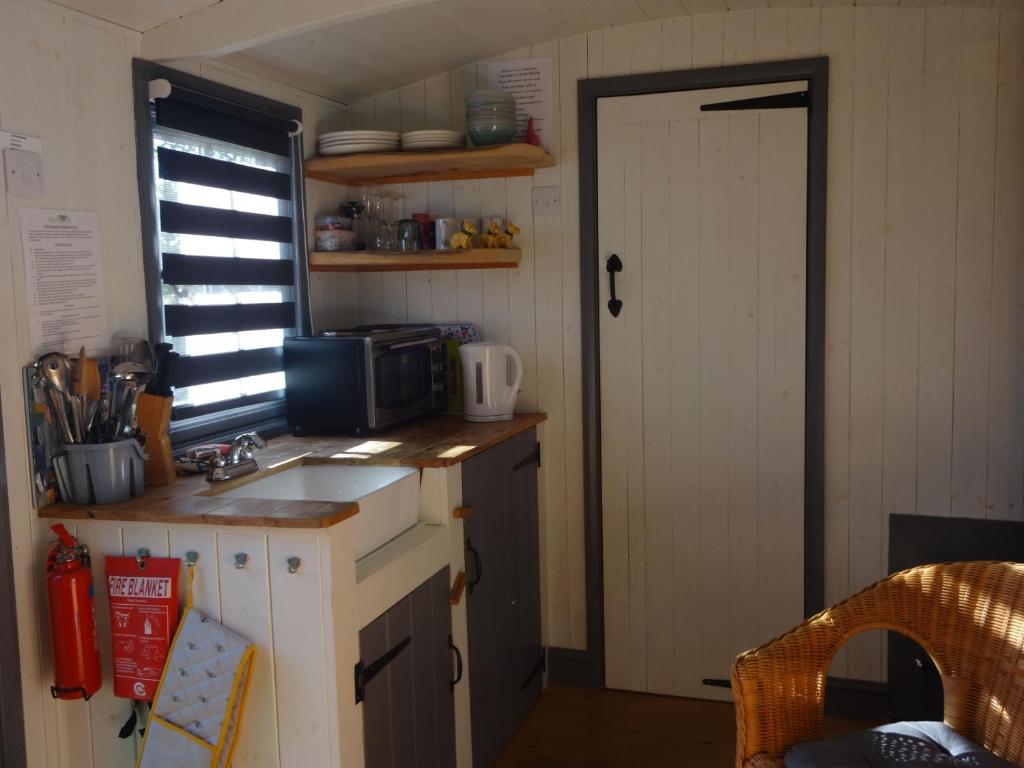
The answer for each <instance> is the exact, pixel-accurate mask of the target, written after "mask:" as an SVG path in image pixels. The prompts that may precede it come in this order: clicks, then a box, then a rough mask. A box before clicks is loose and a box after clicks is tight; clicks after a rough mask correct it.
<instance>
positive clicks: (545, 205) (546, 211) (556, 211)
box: [533, 187, 562, 216]
mask: <svg viewBox="0 0 1024 768" xmlns="http://www.w3.org/2000/svg"><path fill="white" fill-rule="evenodd" d="M561 213H562V188H561V187H534V188H533V215H534V216H559V215H561Z"/></svg>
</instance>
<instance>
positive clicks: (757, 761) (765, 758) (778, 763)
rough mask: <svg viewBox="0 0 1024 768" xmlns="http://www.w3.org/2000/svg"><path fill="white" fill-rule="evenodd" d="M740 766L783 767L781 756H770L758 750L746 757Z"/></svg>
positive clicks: (755, 767)
mask: <svg viewBox="0 0 1024 768" xmlns="http://www.w3.org/2000/svg"><path fill="white" fill-rule="evenodd" d="M742 768H784V764H783V762H782V758H779V757H770V756H769V755H766V754H765V753H764V752H759V753H757V754H756V755H754V756H753V757H749V758H747V759H746V760H745V761H744V763H743V766H742Z"/></svg>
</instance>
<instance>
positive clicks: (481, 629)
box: [462, 443, 508, 768]
mask: <svg viewBox="0 0 1024 768" xmlns="http://www.w3.org/2000/svg"><path fill="white" fill-rule="evenodd" d="M506 446H507V443H501V444H500V445H496V446H495V447H493V448H491V449H490V450H488V451H486V452H485V453H482V454H480V455H479V456H475V457H473V458H472V459H470V460H469V461H467V462H465V464H464V465H463V470H462V502H463V504H464V505H466V506H471V507H473V516H472V517H470V518H468V519H467V520H466V521H465V533H466V539H467V554H466V558H467V561H466V568H467V573H466V577H467V579H468V584H472V585H473V586H472V591H471V590H470V588H469V586H467V588H466V594H467V600H466V616H467V622H468V628H469V658H470V663H469V667H470V668H469V679H470V686H471V689H470V711H471V720H472V729H473V765H474V766H476V767H477V768H484V767H485V766H489V765H491V764H492V763H493V762H494V761H495V759H496V758H497V757H498V755H499V754H500V751H501V743H502V733H503V731H504V730H505V725H504V723H505V717H504V715H503V710H502V708H501V707H502V700H503V699H504V698H505V696H504V694H505V691H506V690H507V685H506V684H505V683H504V680H503V677H505V676H506V675H507V669H508V660H507V658H505V654H504V653H503V652H502V649H503V648H504V647H505V644H504V641H503V637H502V636H503V634H504V632H505V630H506V627H507V614H506V612H505V610H504V608H505V606H506V605H507V587H506V584H505V579H506V578H507V576H508V573H507V568H505V567H503V566H504V562H503V561H504V560H506V559H507V550H505V548H504V547H503V546H501V544H502V543H503V538H504V517H505V516H504V507H503V504H502V497H503V496H504V489H503V483H502V480H503V478H504V477H505V474H506V471H505V466H506V458H505V457H506ZM470 547H472V549H473V550H475V551H476V552H477V553H478V554H479V560H480V563H481V565H482V568H481V570H480V572H479V573H478V572H477V570H476V558H475V557H474V555H473V553H472V552H471V551H469V548H470Z"/></svg>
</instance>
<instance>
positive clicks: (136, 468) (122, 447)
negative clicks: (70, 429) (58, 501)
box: [54, 440, 149, 504]
mask: <svg viewBox="0 0 1024 768" xmlns="http://www.w3.org/2000/svg"><path fill="white" fill-rule="evenodd" d="M148 458H149V456H147V455H146V452H145V451H143V450H142V446H141V445H139V443H138V441H137V440H118V441H117V442H115V443H100V444H98V445H92V444H86V445H65V446H64V455H63V456H58V457H57V458H56V459H55V460H54V465H55V466H54V469H55V471H56V473H57V476H58V478H59V479H60V480H61V482H60V485H61V486H65V487H66V488H67V491H68V496H69V497H70V498H67V501H72V502H74V503H75V504H112V503H114V502H116V501H125V500H126V499H128V498H130V497H132V496H139V495H140V494H141V493H142V490H143V462H145V460H146V459H148Z"/></svg>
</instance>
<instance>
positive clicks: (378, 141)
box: [319, 136, 399, 144]
mask: <svg viewBox="0 0 1024 768" xmlns="http://www.w3.org/2000/svg"><path fill="white" fill-rule="evenodd" d="M319 143H320V144H367V143H370V144H398V143H399V140H398V139H378V138H376V137H373V136H370V137H368V138H365V139H320V141H319Z"/></svg>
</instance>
